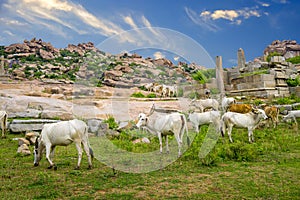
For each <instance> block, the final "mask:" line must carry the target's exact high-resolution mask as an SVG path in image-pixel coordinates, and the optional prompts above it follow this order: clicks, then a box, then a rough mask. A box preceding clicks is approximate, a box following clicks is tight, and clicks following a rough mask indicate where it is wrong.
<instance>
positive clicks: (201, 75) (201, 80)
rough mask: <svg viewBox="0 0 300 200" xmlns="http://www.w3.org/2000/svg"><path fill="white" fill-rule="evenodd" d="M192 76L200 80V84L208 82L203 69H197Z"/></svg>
mask: <svg viewBox="0 0 300 200" xmlns="http://www.w3.org/2000/svg"><path fill="white" fill-rule="evenodd" d="M192 78H193V79H194V80H195V81H198V82H199V83H200V84H204V83H206V82H207V78H206V77H205V76H204V74H203V73H202V72H201V71H197V72H196V73H194V74H192Z"/></svg>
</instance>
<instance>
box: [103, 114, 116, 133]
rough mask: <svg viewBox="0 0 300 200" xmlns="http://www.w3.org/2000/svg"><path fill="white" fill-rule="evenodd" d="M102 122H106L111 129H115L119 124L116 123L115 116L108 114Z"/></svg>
mask: <svg viewBox="0 0 300 200" xmlns="http://www.w3.org/2000/svg"><path fill="white" fill-rule="evenodd" d="M103 122H104V123H107V124H108V127H109V128H110V129H113V130H116V129H117V128H118V127H119V125H118V123H117V122H116V120H115V118H114V117H113V116H111V115H109V116H108V117H107V119H105V120H104V121H103Z"/></svg>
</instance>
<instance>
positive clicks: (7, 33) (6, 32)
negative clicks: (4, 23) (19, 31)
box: [3, 30, 15, 37]
mask: <svg viewBox="0 0 300 200" xmlns="http://www.w3.org/2000/svg"><path fill="white" fill-rule="evenodd" d="M3 33H4V34H6V35H8V36H11V37H14V36H15V34H13V33H12V32H10V31H8V30H5V31H3Z"/></svg>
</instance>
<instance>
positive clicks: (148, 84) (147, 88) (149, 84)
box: [144, 83, 154, 92]
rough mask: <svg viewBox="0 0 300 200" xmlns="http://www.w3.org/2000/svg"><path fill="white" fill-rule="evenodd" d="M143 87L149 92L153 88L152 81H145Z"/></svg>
mask: <svg viewBox="0 0 300 200" xmlns="http://www.w3.org/2000/svg"><path fill="white" fill-rule="evenodd" d="M144 87H145V88H146V90H147V91H149V92H151V91H152V90H153V87H154V83H147V84H146V85H144Z"/></svg>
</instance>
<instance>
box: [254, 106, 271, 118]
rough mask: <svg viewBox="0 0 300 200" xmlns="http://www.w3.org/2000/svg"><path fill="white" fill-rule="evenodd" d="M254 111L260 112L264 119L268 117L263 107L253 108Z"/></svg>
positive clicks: (255, 112)
mask: <svg viewBox="0 0 300 200" xmlns="http://www.w3.org/2000/svg"><path fill="white" fill-rule="evenodd" d="M252 112H253V113H254V114H258V115H259V116H261V118H262V119H268V116H267V115H266V113H265V111H264V110H262V109H257V108H254V109H252Z"/></svg>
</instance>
